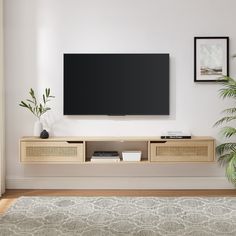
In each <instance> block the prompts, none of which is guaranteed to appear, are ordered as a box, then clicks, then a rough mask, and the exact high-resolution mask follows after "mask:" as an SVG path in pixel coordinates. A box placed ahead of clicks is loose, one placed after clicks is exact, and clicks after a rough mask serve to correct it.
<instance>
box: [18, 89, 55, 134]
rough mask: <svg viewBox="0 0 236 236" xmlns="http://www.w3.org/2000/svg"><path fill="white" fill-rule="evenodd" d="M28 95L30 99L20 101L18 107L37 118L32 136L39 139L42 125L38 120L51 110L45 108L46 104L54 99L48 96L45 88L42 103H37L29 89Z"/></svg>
mask: <svg viewBox="0 0 236 236" xmlns="http://www.w3.org/2000/svg"><path fill="white" fill-rule="evenodd" d="M29 94H30V96H31V98H30V99H26V101H21V102H20V104H19V105H20V106H21V107H24V108H27V109H28V110H29V111H30V112H31V113H33V115H34V116H36V117H37V118H38V120H37V121H36V122H35V124H34V136H38V137H39V136H40V134H41V132H42V130H43V125H42V123H41V121H40V118H41V116H42V115H43V114H45V113H46V112H47V111H49V110H51V108H50V107H48V106H47V103H48V102H49V101H50V98H54V96H52V95H50V88H46V89H45V94H43V96H42V97H43V102H42V103H39V102H38V99H37V98H36V97H35V92H34V90H33V89H32V88H31V89H30V91H29Z"/></svg>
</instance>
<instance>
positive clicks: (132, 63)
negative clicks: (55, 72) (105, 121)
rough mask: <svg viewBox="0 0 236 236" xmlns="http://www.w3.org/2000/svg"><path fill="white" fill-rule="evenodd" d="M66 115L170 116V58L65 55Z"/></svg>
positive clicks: (159, 56) (96, 54) (161, 56)
mask: <svg viewBox="0 0 236 236" xmlns="http://www.w3.org/2000/svg"><path fill="white" fill-rule="evenodd" d="M64 115H169V54H157V53H145V54H144V53H142V54H139V53H117V54H114V53H79V54H64Z"/></svg>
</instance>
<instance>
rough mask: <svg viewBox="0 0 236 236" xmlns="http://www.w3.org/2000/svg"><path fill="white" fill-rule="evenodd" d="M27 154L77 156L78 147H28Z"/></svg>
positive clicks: (31, 155)
mask: <svg viewBox="0 0 236 236" xmlns="http://www.w3.org/2000/svg"><path fill="white" fill-rule="evenodd" d="M26 156H27V157H37V156H57V157H62V156H68V157H71V156H77V147H26Z"/></svg>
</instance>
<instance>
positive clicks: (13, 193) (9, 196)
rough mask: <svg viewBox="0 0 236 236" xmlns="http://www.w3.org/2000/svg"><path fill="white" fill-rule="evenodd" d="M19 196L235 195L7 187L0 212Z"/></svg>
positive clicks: (223, 193)
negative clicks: (17, 188) (16, 188)
mask: <svg viewBox="0 0 236 236" xmlns="http://www.w3.org/2000/svg"><path fill="white" fill-rule="evenodd" d="M21 196H156V197H179V196H208V197H209V196H212V197H213V196H235V197H236V189H235V190H234V189H233V190H231V189H230V190H229V189H227V190H222V189H214V190H23V189H20V190H13V189H8V190H6V193H5V194H4V195H3V196H2V197H1V199H0V214H2V213H4V212H5V211H6V210H7V209H8V207H10V206H11V204H12V203H14V201H15V200H16V199H17V198H19V197H21Z"/></svg>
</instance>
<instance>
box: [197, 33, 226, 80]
mask: <svg viewBox="0 0 236 236" xmlns="http://www.w3.org/2000/svg"><path fill="white" fill-rule="evenodd" d="M228 73H229V37H194V82H214V81H219V80H218V79H219V78H220V77H222V76H228Z"/></svg>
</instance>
